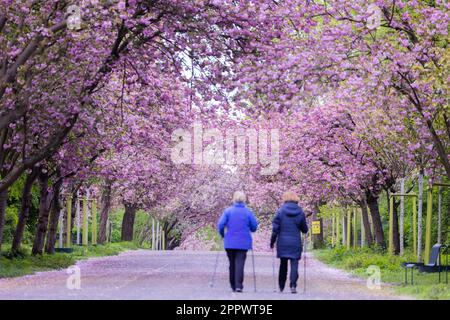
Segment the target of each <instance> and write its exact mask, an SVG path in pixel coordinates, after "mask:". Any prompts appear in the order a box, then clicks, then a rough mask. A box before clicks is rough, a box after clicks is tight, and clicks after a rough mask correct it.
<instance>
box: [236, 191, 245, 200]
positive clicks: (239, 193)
mask: <svg viewBox="0 0 450 320" xmlns="http://www.w3.org/2000/svg"><path fill="white" fill-rule="evenodd" d="M245 200H246V196H245V193H244V191H235V192H234V194H233V202H245Z"/></svg>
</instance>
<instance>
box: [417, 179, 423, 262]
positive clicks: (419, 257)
mask: <svg viewBox="0 0 450 320" xmlns="http://www.w3.org/2000/svg"><path fill="white" fill-rule="evenodd" d="M417 206H418V208H417V262H421V261H422V207H423V174H422V173H420V174H419V194H418V198H417Z"/></svg>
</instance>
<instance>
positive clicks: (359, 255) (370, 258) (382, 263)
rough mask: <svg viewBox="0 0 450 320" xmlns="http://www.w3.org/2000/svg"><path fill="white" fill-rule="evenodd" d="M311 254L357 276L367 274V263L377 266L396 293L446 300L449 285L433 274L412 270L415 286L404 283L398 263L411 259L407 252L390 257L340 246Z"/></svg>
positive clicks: (368, 250) (377, 250) (370, 249)
mask: <svg viewBox="0 0 450 320" xmlns="http://www.w3.org/2000/svg"><path fill="white" fill-rule="evenodd" d="M314 255H315V256H316V257H317V258H318V259H319V260H321V261H323V262H325V263H327V264H330V265H332V266H334V267H337V268H341V269H345V270H348V271H350V272H352V273H354V274H356V275H358V276H361V277H367V276H368V274H367V273H366V271H367V268H368V267H369V266H373V265H374V266H378V267H379V268H380V272H381V280H382V281H383V282H385V283H391V284H393V285H394V287H395V289H396V290H397V292H398V293H402V294H409V295H414V296H416V297H418V298H422V299H449V298H450V285H445V284H438V275H437V274H436V273H427V274H425V273H418V272H417V271H415V276H414V280H415V285H413V286H411V285H408V286H405V285H404V276H405V270H404V269H403V268H402V267H401V264H402V262H407V261H415V260H416V258H415V257H414V255H413V254H412V253H411V252H407V253H406V254H405V255H404V256H403V257H399V256H391V255H389V254H387V253H385V252H384V251H383V250H380V249H372V248H362V249H361V248H357V249H352V250H346V249H345V248H344V247H339V248H335V249H323V250H315V251H314Z"/></svg>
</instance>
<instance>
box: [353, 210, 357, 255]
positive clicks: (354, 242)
mask: <svg viewBox="0 0 450 320" xmlns="http://www.w3.org/2000/svg"><path fill="white" fill-rule="evenodd" d="M356 222H357V216H356V208H353V248H356V243H357V242H358V240H357V239H358V232H357V231H358V229H357V224H356Z"/></svg>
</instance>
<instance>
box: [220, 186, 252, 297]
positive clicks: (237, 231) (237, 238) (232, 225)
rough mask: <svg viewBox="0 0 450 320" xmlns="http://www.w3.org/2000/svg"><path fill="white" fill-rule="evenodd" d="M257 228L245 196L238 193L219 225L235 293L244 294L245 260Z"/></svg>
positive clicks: (240, 192) (235, 194) (231, 283)
mask: <svg viewBox="0 0 450 320" xmlns="http://www.w3.org/2000/svg"><path fill="white" fill-rule="evenodd" d="M257 228H258V222H257V221H256V218H255V216H254V214H253V212H252V211H251V210H250V209H249V208H247V207H246V206H245V194H244V193H243V192H242V191H236V192H235V193H234V195H233V205H232V206H231V207H229V208H227V209H225V211H224V212H223V214H222V217H221V218H220V220H219V222H218V224H217V229H218V231H219V233H220V235H221V236H222V238H224V247H225V250H226V252H227V256H228V260H229V261H230V285H231V289H232V290H233V292H242V289H243V288H244V286H243V282H244V266H245V259H246V258H247V250H251V249H252V235H251V232H255V231H256V229H257ZM225 229H226V233H225Z"/></svg>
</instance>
